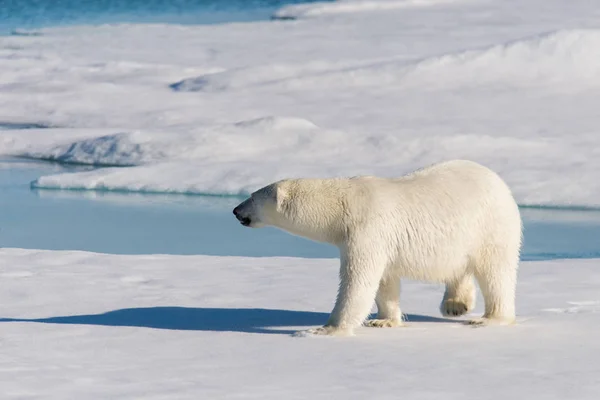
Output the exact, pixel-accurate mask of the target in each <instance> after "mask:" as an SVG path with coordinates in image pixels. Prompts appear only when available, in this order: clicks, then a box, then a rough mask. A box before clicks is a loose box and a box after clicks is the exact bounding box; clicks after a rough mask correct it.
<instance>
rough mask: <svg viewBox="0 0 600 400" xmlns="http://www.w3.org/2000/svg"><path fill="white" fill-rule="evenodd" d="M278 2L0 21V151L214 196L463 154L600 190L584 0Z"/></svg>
mask: <svg viewBox="0 0 600 400" xmlns="http://www.w3.org/2000/svg"><path fill="white" fill-rule="evenodd" d="M517 10H518V12H517ZM278 15H279V16H280V17H281V16H287V17H291V16H293V17H294V18H299V19H298V20H296V21H264V22H253V23H243V24H242V23H235V24H222V25H210V26H177V25H160V24H155V25H144V24H123V25H104V26H94V27H92V26H87V27H86V26H81V27H69V28H54V29H44V30H40V31H39V32H36V33H37V35H28V36H24V35H19V36H7V37H1V38H0V129H6V128H18V127H29V128H32V129H27V130H26V131H21V130H16V129H10V130H3V131H0V154H11V155H20V156H25V157H33V158H40V159H47V160H56V161H60V162H67V163H78V164H80V163H83V164H91V165H96V166H108V167H109V168H102V169H97V170H93V171H86V172H77V173H68V174H60V175H51V176H43V177H41V178H40V179H38V180H36V181H35V182H33V183H32V184H33V186H34V187H40V188H52V189H85V190H118V191H140V192H166V193H173V192H177V193H195V194H216V195H244V194H247V193H248V192H251V191H253V190H255V189H257V188H259V187H261V186H263V185H265V184H268V183H270V182H272V181H274V180H277V179H281V178H286V177H298V176H321V177H326V176H340V175H342V176H348V175H365V174H375V175H383V176H397V175H401V174H404V173H407V172H409V171H412V170H414V169H417V168H420V167H423V166H425V165H428V164H431V163H435V162H439V161H443V160H448V159H454V158H466V159H471V160H474V161H478V162H480V163H483V164H485V165H487V166H489V167H490V168H492V169H494V170H495V171H497V172H498V173H500V174H501V176H502V177H503V178H505V180H506V181H507V182H508V183H509V185H510V186H511V188H512V189H513V191H514V193H515V196H516V198H517V200H518V202H519V203H520V204H523V205H534V206H537V205H543V206H569V207H595V208H597V207H600V183H599V181H598V179H597V171H599V170H600V157H599V155H600V145H599V141H600V139H599V136H598V133H597V132H598V128H597V127H598V126H599V125H600V114H598V112H597V107H596V103H597V98H598V96H600V61H599V60H600V50H598V49H600V30H599V29H598V27H597V21H598V17H599V16H600V11H599V9H598V7H595V5H594V4H592V3H591V2H587V1H583V0H582V1H574V2H565V1H561V0H550V1H541V0H527V1H516V0H515V1H512V0H507V1H501V0H489V1H487V0H486V1H479V0H465V1H462V0H461V1H458V0H457V1H449V0H398V1H396V0H389V1H386V0H380V1H353V0H347V1H337V2H330V3H314V4H304V5H293V6H289V7H284V8H283V9H281V10H279V11H278ZM304 17H307V18H304ZM117 167H119V168H117ZM120 167H127V168H120Z"/></svg>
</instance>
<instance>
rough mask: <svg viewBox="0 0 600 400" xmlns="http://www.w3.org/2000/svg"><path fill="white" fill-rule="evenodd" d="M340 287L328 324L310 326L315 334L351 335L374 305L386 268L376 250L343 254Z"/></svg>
mask: <svg viewBox="0 0 600 400" xmlns="http://www.w3.org/2000/svg"><path fill="white" fill-rule="evenodd" d="M340 261H341V265H340V287H339V290H338V295H337V299H336V302H335V306H334V307H333V311H332V312H331V315H330V316H329V320H328V321H327V324H326V325H325V326H323V327H320V328H316V329H310V330H308V331H307V333H310V334H314V335H331V336H352V335H353V334H354V329H355V328H357V327H359V326H361V325H362V324H363V322H364V321H365V319H366V318H367V316H368V315H369V312H370V311H371V307H372V306H373V301H374V299H375V293H376V292H377V289H378V287H379V282H380V280H381V277H382V275H383V270H384V269H385V262H384V260H383V259H382V258H381V257H379V256H378V255H377V253H368V252H364V251H361V252H358V253H353V252H348V253H346V254H341V257H340Z"/></svg>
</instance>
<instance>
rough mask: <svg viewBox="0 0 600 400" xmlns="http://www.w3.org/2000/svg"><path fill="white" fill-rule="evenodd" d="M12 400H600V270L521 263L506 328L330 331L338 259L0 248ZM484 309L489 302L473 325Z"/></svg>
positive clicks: (413, 321) (411, 310) (412, 311)
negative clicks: (342, 334)
mask: <svg viewBox="0 0 600 400" xmlns="http://www.w3.org/2000/svg"><path fill="white" fill-rule="evenodd" d="M0 265H1V266H2V268H1V271H0V304H2V312H1V313H0V314H1V315H0V329H1V331H2V335H1V338H0V343H1V344H2V357H1V358H0V371H2V373H1V374H0V384H1V387H2V398H3V399H34V398H44V399H74V398H85V399H107V398H113V399H114V398H119V399H122V398H143V399H148V400H153V399H167V398H169V399H240V398H245V399H307V398H311V399H332V398H333V399H340V398H344V399H365V398H374V399H397V398H398V396H401V397H402V398H407V399H450V400H451V399H465V398H478V399H484V400H487V399H490V400H494V399H499V400H504V399H507V398H532V399H544V400H550V399H566V398H569V399H578V400H586V399H589V400H595V399H597V395H598V392H599V391H600V381H599V380H598V376H600V361H599V360H600V358H599V356H600V342H599V341H598V337H597V334H598V330H599V329H600V319H599V318H598V317H599V315H600V314H599V313H600V296H599V293H600V268H599V267H600V260H568V261H566V260H565V261H552V262H525V263H522V267H521V272H520V278H519V287H518V301H517V311H518V319H519V323H518V324H517V325H515V326H512V327H486V328H481V329H477V328H471V327H468V326H466V325H461V324H460V323H459V322H456V321H450V320H445V319H442V318H441V317H440V315H439V312H438V310H437V308H438V305H439V302H440V300H441V298H442V294H443V288H442V287H441V286H440V285H429V284H421V283H415V282H406V283H405V284H404V286H403V293H402V297H403V299H402V306H403V311H404V312H405V313H407V314H408V316H407V318H408V326H406V327H402V328H393V329H375V328H361V329H359V330H358V331H357V335H356V336H355V337H351V338H327V337H294V336H292V333H293V332H294V331H295V330H297V329H306V328H308V327H312V326H317V325H320V324H322V323H323V322H324V321H326V319H327V315H328V313H329V311H330V308H331V306H332V303H333V300H334V296H335V291H336V288H337V268H338V266H337V262H336V261H335V260H307V259H294V258H227V257H207V256H161V255H147V256H115V255H104V254H93V253H83V252H50V251H32V250H20V249H1V250H0ZM481 310H482V303H481V299H479V305H478V307H477V310H476V313H480V312H481Z"/></svg>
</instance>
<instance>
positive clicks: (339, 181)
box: [233, 160, 522, 335]
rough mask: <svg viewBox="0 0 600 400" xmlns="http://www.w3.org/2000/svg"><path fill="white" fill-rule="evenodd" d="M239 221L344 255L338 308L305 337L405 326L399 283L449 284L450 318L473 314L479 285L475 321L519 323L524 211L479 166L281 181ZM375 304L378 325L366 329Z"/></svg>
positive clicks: (241, 208) (239, 210)
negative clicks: (479, 310)
mask: <svg viewBox="0 0 600 400" xmlns="http://www.w3.org/2000/svg"><path fill="white" fill-rule="evenodd" d="M233 213H234V215H235V216H236V218H237V219H238V220H239V221H240V223H241V224H242V225H244V226H248V227H261V226H274V227H277V228H279V229H282V230H284V231H287V232H289V233H291V234H294V235H298V236H302V237H305V238H308V239H311V240H314V241H319V242H325V243H330V244H333V245H335V246H337V247H338V248H339V250H340V264H341V265H340V285H339V289H338V294H337V299H336V302H335V306H334V307H333V311H332V312H331V314H330V317H329V320H328V321H327V323H326V325H325V326H323V327H320V328H316V329H311V330H309V331H307V332H308V333H311V334H320V335H352V334H353V332H354V329H355V328H357V327H359V326H361V325H363V324H365V325H366V326H371V327H393V326H399V325H401V324H402V313H401V311H400V303H399V300H400V279H401V278H408V279H415V280H421V281H429V282H439V283H444V284H445V285H446V291H445V294H444V298H443V300H442V303H441V306H440V309H441V312H442V314H443V315H444V316H447V317H456V316H460V315H463V314H466V313H468V312H469V311H471V310H472V309H473V307H474V306H475V283H474V279H475V280H477V283H478V284H479V287H480V289H481V291H482V294H483V298H484V301H485V313H484V314H483V317H482V318H478V319H475V320H471V321H468V323H471V324H476V325H487V324H491V323H493V324H511V323H513V322H514V321H515V288H516V282H517V268H518V262H519V253H520V249H521V242H522V224H521V217H520V214H519V208H518V206H517V204H516V202H515V200H514V198H513V196H512V194H511V191H510V189H509V188H508V186H507V185H506V184H505V182H504V181H503V180H502V179H501V178H500V177H499V176H498V175H497V174H496V173H494V172H493V171H491V170H490V169H488V168H486V167H484V166H482V165H479V164H477V163H475V162H472V161H464V160H454V161H447V162H442V163H439V164H435V165H432V166H429V167H427V168H423V169H420V170H417V171H415V172H412V173H410V174H408V175H405V176H402V177H398V178H391V179H389V178H378V177H373V176H360V177H351V178H332V179H288V180H281V181H278V182H275V183H273V184H270V185H268V186H266V187H264V188H262V189H260V190H257V191H256V192H254V193H252V195H251V197H250V198H249V199H247V200H245V201H244V202H242V203H241V204H239V205H238V206H237V207H236V208H235V209H234V210H233ZM373 301H375V303H376V305H377V317H376V318H375V319H371V320H368V321H366V322H365V320H366V318H367V317H368V315H369V313H370V311H371V307H372V306H373Z"/></svg>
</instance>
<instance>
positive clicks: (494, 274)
mask: <svg viewBox="0 0 600 400" xmlns="http://www.w3.org/2000/svg"><path fill="white" fill-rule="evenodd" d="M475 277H476V279H477V283H478V284H479V287H480V288H481V293H482V295H483V299H484V302H485V312H484V314H483V317H482V318H477V319H474V320H471V321H468V324H470V325H511V324H514V323H515V292H516V286H517V261H514V262H512V261H509V262H504V263H498V264H493V263H490V264H487V265H480V266H479V268H478V269H477V270H476V271H475Z"/></svg>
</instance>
